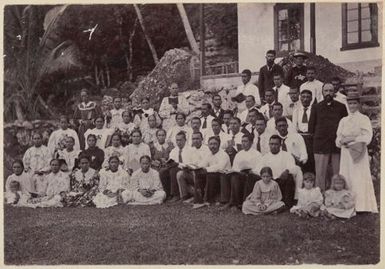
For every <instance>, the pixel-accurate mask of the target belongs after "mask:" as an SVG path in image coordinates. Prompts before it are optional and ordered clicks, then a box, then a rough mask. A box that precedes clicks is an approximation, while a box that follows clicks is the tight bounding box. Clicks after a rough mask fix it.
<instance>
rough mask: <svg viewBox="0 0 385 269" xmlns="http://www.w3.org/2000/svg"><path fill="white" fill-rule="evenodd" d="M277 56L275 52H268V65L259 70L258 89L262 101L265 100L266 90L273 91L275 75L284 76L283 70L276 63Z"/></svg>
mask: <svg viewBox="0 0 385 269" xmlns="http://www.w3.org/2000/svg"><path fill="white" fill-rule="evenodd" d="M275 56H276V53H275V50H268V51H267V52H266V65H264V66H262V67H261V69H259V77H258V89H259V96H260V97H261V99H262V100H265V90H267V89H272V88H273V87H274V82H273V75H274V74H281V75H282V77H283V76H284V74H283V68H282V67H281V66H280V65H278V64H275V63H274V60H275Z"/></svg>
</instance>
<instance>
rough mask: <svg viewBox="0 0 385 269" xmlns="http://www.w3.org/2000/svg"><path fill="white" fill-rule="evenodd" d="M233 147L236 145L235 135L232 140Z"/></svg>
mask: <svg viewBox="0 0 385 269" xmlns="http://www.w3.org/2000/svg"><path fill="white" fill-rule="evenodd" d="M231 145H232V146H234V145H235V135H233V137H232V138H231Z"/></svg>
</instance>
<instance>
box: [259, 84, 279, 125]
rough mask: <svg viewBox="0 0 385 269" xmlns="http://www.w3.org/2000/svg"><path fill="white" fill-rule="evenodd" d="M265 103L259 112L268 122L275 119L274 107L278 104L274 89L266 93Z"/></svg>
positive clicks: (267, 90)
mask: <svg viewBox="0 0 385 269" xmlns="http://www.w3.org/2000/svg"><path fill="white" fill-rule="evenodd" d="M265 102H266V104H264V105H263V106H262V107H261V108H260V109H259V112H261V113H262V115H263V116H264V117H265V119H266V120H269V119H270V118H272V117H273V105H274V104H275V103H276V102H277V101H276V100H275V92H274V90H273V89H266V91H265Z"/></svg>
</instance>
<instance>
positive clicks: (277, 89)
mask: <svg viewBox="0 0 385 269" xmlns="http://www.w3.org/2000/svg"><path fill="white" fill-rule="evenodd" d="M273 81H274V85H275V86H274V87H273V90H274V94H275V100H277V102H279V103H281V104H282V105H283V106H284V107H285V106H286V105H287V104H289V103H290V97H289V90H290V87H288V86H286V85H285V84H283V77H282V74H279V73H278V74H274V76H273Z"/></svg>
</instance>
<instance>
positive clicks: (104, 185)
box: [92, 167, 130, 208]
mask: <svg viewBox="0 0 385 269" xmlns="http://www.w3.org/2000/svg"><path fill="white" fill-rule="evenodd" d="M99 178H100V182H99V193H98V194H96V196H95V197H94V199H93V200H92V201H93V202H94V203H95V206H96V207H97V208H107V207H111V206H115V205H117V204H118V199H117V197H108V196H107V195H105V194H103V192H104V191H105V190H109V191H111V192H114V193H116V192H117V191H118V189H124V190H128V189H129V187H130V175H129V174H128V173H127V172H126V171H125V170H123V169H122V168H120V167H119V169H118V171H116V172H112V171H111V170H105V169H102V170H100V173H99Z"/></svg>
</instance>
